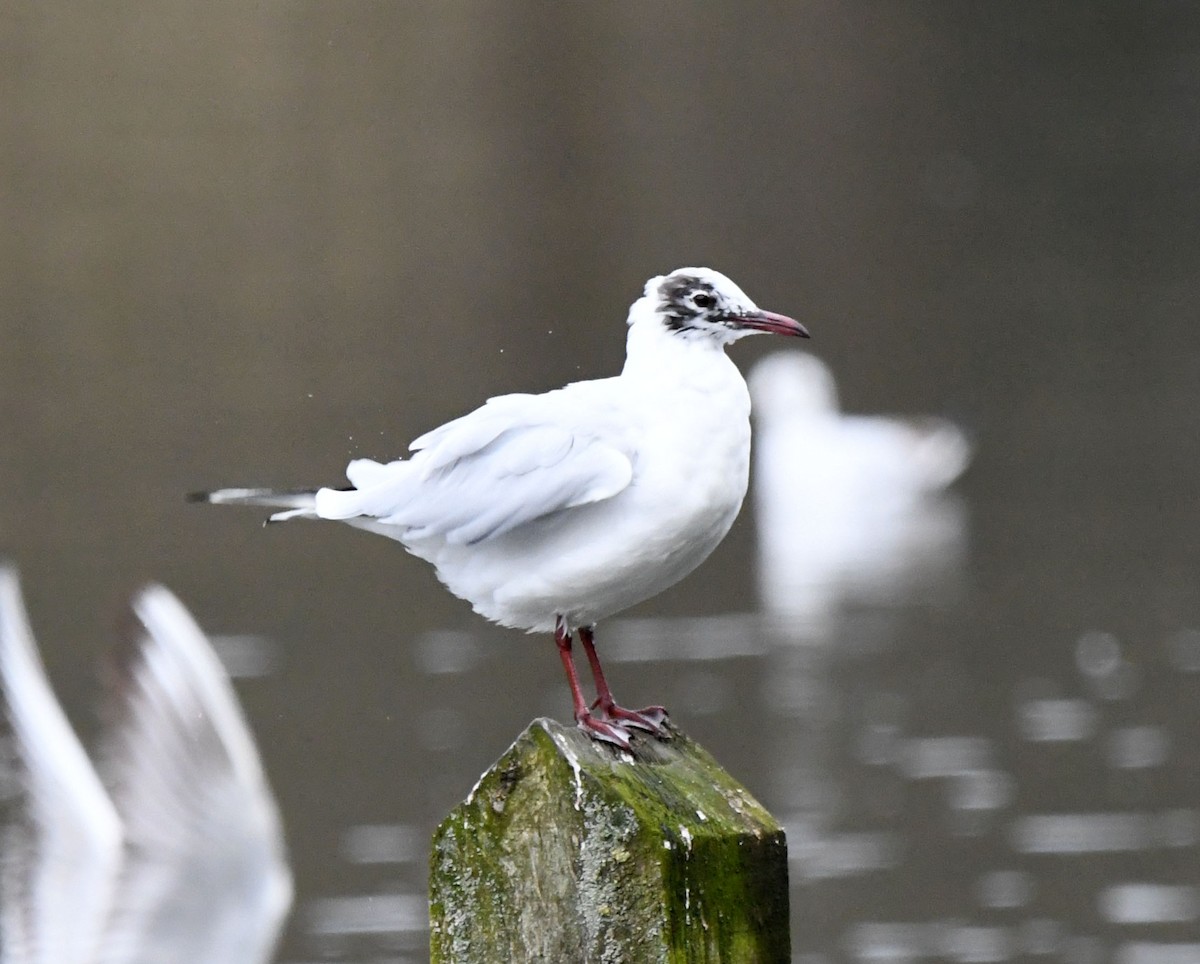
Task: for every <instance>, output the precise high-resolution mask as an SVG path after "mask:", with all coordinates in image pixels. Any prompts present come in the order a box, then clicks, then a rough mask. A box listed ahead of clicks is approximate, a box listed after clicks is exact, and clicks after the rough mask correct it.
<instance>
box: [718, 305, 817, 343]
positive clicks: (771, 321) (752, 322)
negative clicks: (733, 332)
mask: <svg viewBox="0 0 1200 964" xmlns="http://www.w3.org/2000/svg"><path fill="white" fill-rule="evenodd" d="M733 320H734V321H735V322H737V324H738V325H739V326H740V327H742V328H753V329H754V330H755V331H767V332H770V333H771V334H772V335H792V336H793V337H795V338H808V337H809V334H808V329H807V328H805V327H804V326H803V325H802V324H800V322H798V321H797V320H796V319H795V318H789V317H788V316H787V315H777V314H775V312H773V311H755V312H751V313H750V314H746V315H741V316H740V317H738V318H734V319H733Z"/></svg>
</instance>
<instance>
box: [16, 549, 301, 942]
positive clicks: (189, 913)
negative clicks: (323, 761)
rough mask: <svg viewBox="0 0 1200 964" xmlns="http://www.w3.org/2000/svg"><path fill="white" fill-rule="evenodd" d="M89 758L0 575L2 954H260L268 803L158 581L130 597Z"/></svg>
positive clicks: (206, 657)
mask: <svg viewBox="0 0 1200 964" xmlns="http://www.w3.org/2000/svg"><path fill="white" fill-rule="evenodd" d="M133 609H134V615H135V618H136V621H137V629H136V636H137V641H136V645H135V646H133V647H132V648H131V649H130V651H129V652H128V653H127V654H126V655H127V659H125V660H122V661H121V662H122V666H121V672H120V680H119V682H118V684H117V686H116V687H115V691H114V697H115V698H114V700H113V705H112V706H111V707H110V709H111V710H113V711H114V712H113V713H112V714H111V715H112V716H113V725H112V727H111V728H110V730H109V731H108V733H107V734H106V740H105V742H104V745H103V748H102V750H101V752H100V753H98V754H97V763H96V765H95V766H93V765H92V763H91V761H90V760H89V758H88V755H87V753H86V752H85V751H84V749H83V746H82V745H81V744H80V742H79V740H78V738H77V737H76V736H75V733H74V732H73V731H72V730H71V727H70V724H69V723H68V722H67V718H66V716H65V715H64V714H63V711H62V708H61V707H60V706H59V704H58V701H57V700H56V699H55V698H54V693H53V691H52V690H51V688H50V684H49V681H48V680H47V679H46V676H45V671H44V670H43V668H42V663H41V660H40V659H39V657H38V652H37V643H36V642H35V641H34V638H33V634H32V632H31V631H30V628H29V621H28V618H27V617H26V615H25V608H24V605H23V603H22V601H21V594H20V587H19V585H18V582H17V577H16V574H15V573H14V572H13V571H12V570H10V569H3V568H0V708H2V709H3V711H4V714H5V715H6V716H7V718H8V722H9V725H10V729H11V731H12V744H13V752H12V757H13V771H14V772H13V775H14V777H15V781H14V782H15V784H16V788H17V796H16V800H17V803H18V806H17V807H16V808H15V809H16V813H17V816H16V819H15V820H13V821H12V822H11V823H8V824H7V825H6V826H5V827H4V839H3V849H2V851H0V855H2V858H3V859H2V861H0V961H2V962H3V964H158V962H167V961H187V962H189V964H265V962H266V961H268V960H269V959H270V956H271V953H272V950H273V949H274V946H275V943H276V939H277V938H278V935H279V931H280V928H281V926H282V924H283V920H284V917H285V915H286V913H287V910H288V908H289V907H290V906H291V897H292V880H291V874H290V872H289V870H288V867H287V861H286V857H285V854H284V845H283V836H282V832H281V829H280V822H279V815H278V811H277V810H276V807H275V801H274V798H273V797H272V796H271V791H270V788H269V787H268V786H267V782H266V778H265V777H264V776H263V772H262V767H261V765H260V763H259V759H258V753H257V752H256V750H255V748H254V740H253V738H252V737H251V736H250V733H249V730H248V729H247V727H246V723H245V721H244V719H243V718H242V715H241V712H240V710H239V708H238V705H237V699H236V697H235V696H234V693H233V689H232V687H231V686H230V684H229V679H228V677H227V676H226V675H225V672H224V670H223V669H222V667H221V664H220V662H219V661H218V659H217V656H216V654H215V653H214V652H213V651H212V649H211V648H210V646H209V644H208V641H207V640H206V639H205V638H204V634H203V633H201V631H200V630H199V628H198V627H197V626H196V624H195V623H194V622H193V621H192V619H191V617H190V616H189V615H188V612H187V610H186V609H184V608H183V606H182V605H181V604H180V603H179V601H178V600H177V599H176V598H175V597H174V596H172V595H171V594H170V593H169V592H167V590H165V589H163V588H162V587H161V586H150V587H148V588H147V589H145V590H143V591H142V592H141V593H140V594H139V595H138V596H137V598H136V599H135V600H134V604H133Z"/></svg>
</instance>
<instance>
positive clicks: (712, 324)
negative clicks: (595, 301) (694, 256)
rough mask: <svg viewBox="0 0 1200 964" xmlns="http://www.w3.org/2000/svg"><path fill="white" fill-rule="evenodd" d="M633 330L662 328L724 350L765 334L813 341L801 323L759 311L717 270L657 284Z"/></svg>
mask: <svg viewBox="0 0 1200 964" xmlns="http://www.w3.org/2000/svg"><path fill="white" fill-rule="evenodd" d="M629 324H630V325H642V324H647V325H657V326H659V327H661V328H663V329H665V330H667V331H668V332H671V333H672V334H674V335H677V336H679V337H681V338H685V339H689V340H706V341H711V342H715V343H716V344H718V345H727V344H729V343H730V342H734V341H737V340H738V339H739V338H743V337H745V336H746V335H754V334H760V333H763V332H768V333H772V334H776V335H792V336H796V337H800V338H807V337H808V331H807V330H806V329H805V327H804V326H803V325H802V324H800V322H798V321H796V320H795V319H792V318H788V317H787V316H786V315H777V314H775V312H773V311H764V310H763V309H762V308H759V307H758V305H756V304H755V303H754V302H753V301H751V300H750V298H749V297H748V296H747V295H746V293H745V292H744V291H742V289H741V288H739V287H738V286H737V285H736V284H734V283H733V282H732V281H730V280H729V279H728V278H726V277H725V275H723V274H721V272H719V271H713V270H712V269H711V268H678V269H676V270H675V271H672V272H671V273H670V274H666V275H658V276H657V277H654V278H651V279H650V280H649V281H647V282H646V287H645V290H644V292H643V293H642V297H641V298H639V299H638V300H637V301H635V302H634V303H633V307H632V308H630V310H629Z"/></svg>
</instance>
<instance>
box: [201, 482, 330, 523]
mask: <svg viewBox="0 0 1200 964" xmlns="http://www.w3.org/2000/svg"><path fill="white" fill-rule="evenodd" d="M187 500H188V501H189V502H209V503H211V504H213V505H262V506H267V507H268V508H272V509H283V510H285V511H283V512H276V513H274V514H273V515H272V516H271V517H270V519H268V520H267V521H268V522H283V521H284V520H285V519H295V518H305V519H316V518H317V512H316V492H315V491H314V490H312V489H214V490H212V491H211V492H189V493H188V496H187Z"/></svg>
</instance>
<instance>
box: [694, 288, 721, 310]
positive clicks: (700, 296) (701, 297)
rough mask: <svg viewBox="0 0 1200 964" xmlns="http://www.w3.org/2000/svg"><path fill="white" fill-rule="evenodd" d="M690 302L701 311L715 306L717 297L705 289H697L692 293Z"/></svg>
mask: <svg viewBox="0 0 1200 964" xmlns="http://www.w3.org/2000/svg"><path fill="white" fill-rule="evenodd" d="M692 304H693V305H695V306H696V307H697V308H700V309H701V310H703V311H707V310H708V309H709V308H714V307H716V304H717V299H716V298H714V297H713V296H712V295H711V294H709V293H708V292H707V291H697V292H696V293H695V294H694V295H692Z"/></svg>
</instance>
